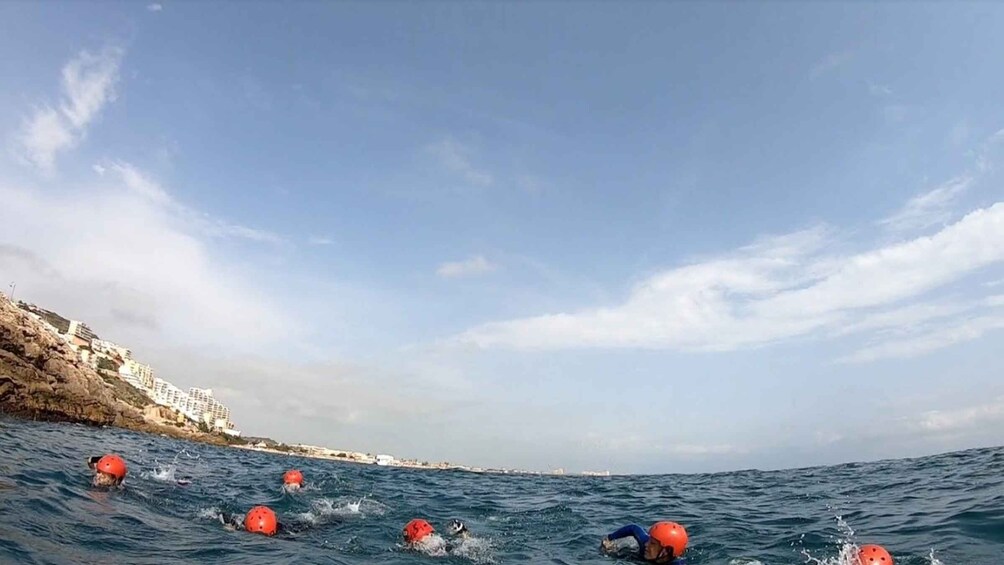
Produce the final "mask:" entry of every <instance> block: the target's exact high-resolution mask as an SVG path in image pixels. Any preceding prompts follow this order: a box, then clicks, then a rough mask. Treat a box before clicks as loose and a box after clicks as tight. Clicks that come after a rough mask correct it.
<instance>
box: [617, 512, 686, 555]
mask: <svg viewBox="0 0 1004 565" xmlns="http://www.w3.org/2000/svg"><path fill="white" fill-rule="evenodd" d="M628 537H630V538H634V540H635V542H636V543H637V544H638V552H637V554H636V556H637V557H638V558H640V559H641V560H643V561H645V562H648V563H671V564H672V565H686V563H687V561H686V559H685V558H684V557H683V552H684V551H686V550H687V530H685V529H684V528H683V526H681V525H680V524H677V523H676V522H656V523H655V524H653V525H652V527H651V528H649V529H648V532H646V531H645V530H644V529H643V528H642V527H641V526H638V525H637V524H629V525H627V526H624V527H623V528H620V529H618V530H616V531H614V532H612V533H611V534H610V535H608V536H606V537H605V538H603V540H602V541H601V542H600V550H601V551H603V552H604V553H611V552H615V551H616V550H617V549H618V548H617V545H616V544H615V543H614V542H615V541H616V540H619V539H622V538H628Z"/></svg>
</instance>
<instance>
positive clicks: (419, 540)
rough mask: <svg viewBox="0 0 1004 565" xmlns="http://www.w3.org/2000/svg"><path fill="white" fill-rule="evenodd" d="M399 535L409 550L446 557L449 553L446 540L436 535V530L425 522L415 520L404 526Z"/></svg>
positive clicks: (418, 519)
mask: <svg viewBox="0 0 1004 565" xmlns="http://www.w3.org/2000/svg"><path fill="white" fill-rule="evenodd" d="M401 533H402V535H403V536H404V542H405V544H406V545H407V546H408V547H409V548H410V549H415V550H417V551H421V552H422V553H426V554H428V555H436V556H441V555H446V554H447V552H448V551H449V547H448V545H447V543H446V540H444V539H443V537H442V536H440V535H439V534H437V533H436V529H435V528H433V527H432V524H430V523H429V522H428V521H427V520H423V519H421V518H415V519H414V520H411V521H410V522H408V523H407V524H405V525H404V529H403V530H402V532H401Z"/></svg>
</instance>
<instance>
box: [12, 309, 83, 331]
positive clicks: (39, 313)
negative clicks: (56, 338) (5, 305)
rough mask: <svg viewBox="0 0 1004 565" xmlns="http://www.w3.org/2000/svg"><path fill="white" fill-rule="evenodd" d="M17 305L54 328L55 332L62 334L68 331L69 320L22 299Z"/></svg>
mask: <svg viewBox="0 0 1004 565" xmlns="http://www.w3.org/2000/svg"><path fill="white" fill-rule="evenodd" d="M17 305H18V307H19V308H21V309H22V310H24V311H25V312H28V313H29V314H32V315H34V316H35V317H36V318H38V319H39V320H42V321H43V322H45V323H46V324H48V325H49V326H50V327H52V328H54V329H55V330H56V333H58V334H64V335H65V334H66V333H68V331H69V329H70V321H69V320H67V319H66V318H64V317H62V316H60V315H59V314H57V313H55V312H51V311H49V310H46V309H45V308H39V307H38V306H35V305H34V304H29V303H27V302H23V301H20V302H18V303H17Z"/></svg>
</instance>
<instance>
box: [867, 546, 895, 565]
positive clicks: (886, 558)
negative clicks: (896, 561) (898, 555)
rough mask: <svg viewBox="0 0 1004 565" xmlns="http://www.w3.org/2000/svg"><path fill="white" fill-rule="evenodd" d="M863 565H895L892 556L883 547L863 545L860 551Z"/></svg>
mask: <svg viewBox="0 0 1004 565" xmlns="http://www.w3.org/2000/svg"><path fill="white" fill-rule="evenodd" d="M858 562H859V563H860V564H861V565H893V561H892V555H889V552H888V551H886V550H885V548H884V547H882V546H881V545H863V546H861V549H859V550H858Z"/></svg>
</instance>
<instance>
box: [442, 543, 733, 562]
mask: <svg viewBox="0 0 1004 565" xmlns="http://www.w3.org/2000/svg"><path fill="white" fill-rule="evenodd" d="M450 554H451V555H455V556H457V557H463V558H464V559H469V560H471V561H473V562H475V563H495V553H494V549H493V548H492V543H491V541H490V540H488V539H484V538H479V537H474V536H469V537H466V538H463V539H461V540H460V541H459V542H458V543H457V545H456V546H454V548H453V550H452V551H450ZM746 565H752V564H746Z"/></svg>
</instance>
